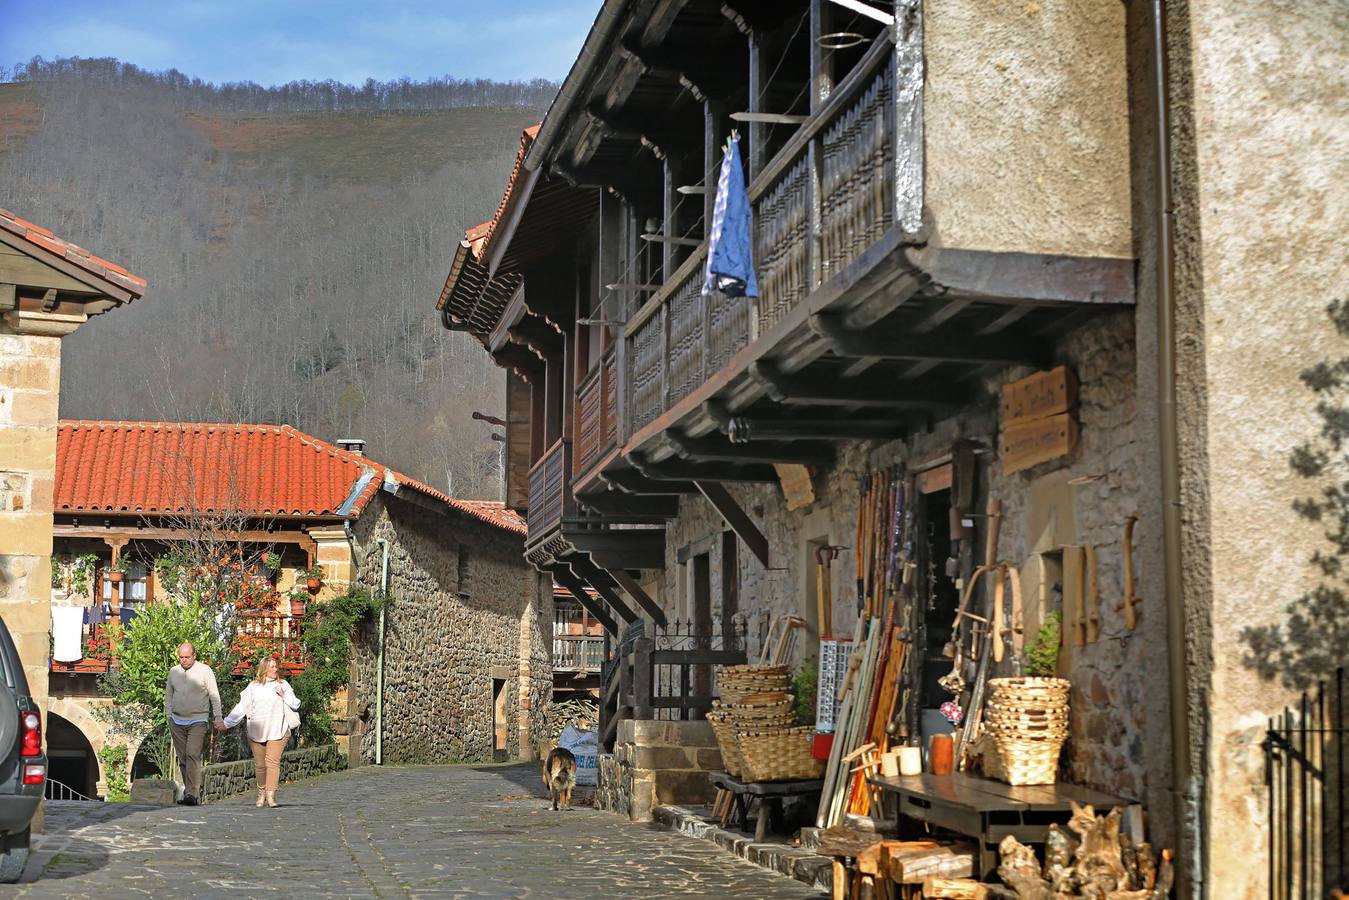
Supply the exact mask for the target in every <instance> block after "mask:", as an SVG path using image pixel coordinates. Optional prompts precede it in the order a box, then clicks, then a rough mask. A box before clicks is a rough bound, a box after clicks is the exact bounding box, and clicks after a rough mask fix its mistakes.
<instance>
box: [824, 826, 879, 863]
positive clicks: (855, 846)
mask: <svg viewBox="0 0 1349 900" xmlns="http://www.w3.org/2000/svg"><path fill="white" fill-rule="evenodd" d="M881 843H882V840H881V838H880V836H879V835H877V834H876V832H874V831H862V830H861V829H859V828H850V827H848V826H847V825H831V826H830V827H828V828H826V829H824V830H823V831H821V832H820V849H819V853H820V855H821V856H833V857H835V858H842V857H853V858H856V857H858V856H860V855H861V854H862V853H863V852H865V851H866V850H868V849H869V848H871V847H874V846H876V845H878V844H881Z"/></svg>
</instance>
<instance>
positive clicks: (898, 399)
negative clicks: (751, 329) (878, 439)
mask: <svg viewBox="0 0 1349 900" xmlns="http://www.w3.org/2000/svg"><path fill="white" fill-rule="evenodd" d="M750 372H751V374H752V375H753V376H754V377H755V378H756V379H758V380H759V381H760V382H761V383H763V385H764V387H765V388H766V389H767V392H768V396H769V397H771V398H773V399H774V400H776V401H778V402H779V403H802V404H817V405H825V406H869V407H882V408H887V409H942V408H945V407H952V406H958V405H960V404H961V403H963V402H964V401H965V400H966V399H967V393H966V391H964V390H963V389H962V388H960V387H959V386H957V385H953V384H951V383H950V382H946V381H940V382H935V381H934V382H922V383H919V382H913V383H909V384H905V383H896V382H895V380H894V379H892V378H852V379H846V380H844V379H837V380H834V381H826V380H824V379H821V378H805V377H802V376H800V375H795V374H794V375H787V374H784V373H783V372H781V371H780V370H779V369H778V368H777V367H776V366H774V365H772V364H771V363H765V362H758V363H754V364H753V365H752V366H751V367H750Z"/></svg>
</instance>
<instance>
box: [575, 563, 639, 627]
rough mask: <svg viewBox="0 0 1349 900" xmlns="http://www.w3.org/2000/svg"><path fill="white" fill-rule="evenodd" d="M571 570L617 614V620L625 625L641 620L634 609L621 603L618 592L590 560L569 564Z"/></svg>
mask: <svg viewBox="0 0 1349 900" xmlns="http://www.w3.org/2000/svg"><path fill="white" fill-rule="evenodd" d="M571 570H572V571H573V572H575V573H576V576H577V577H578V578H581V579H582V580H584V581H585V582H586V583H588V584H589V585H590V586H591V587H593V588H594V589H595V593H597V594H599V595H600V596H601V597H603V598H604V599H605V602H607V603H608V604H609V606H610V607H611V608H612V609H613V610H614V612H616V613H618V615H619V618H621V619H622V620H623V621H624V622H625V623H626V624H628V625H631V624H632V623H633V622H636V621H637V620H638V619H639V618H641V617H640V616H638V615H637V611H636V610H635V609H633V608H632V607H631V606H628V604H626V603H624V602H623V598H622V597H620V596H618V592H617V591H615V590H614V589H613V587H611V586H610V583H609V580H608V579H607V578H605V577H604V574H603V570H602V569H600V568H599V567H598V566H596V565H595V564H594V563H593V562H591V561H590V560H584V561H580V562H576V561H573V562H572V563H571Z"/></svg>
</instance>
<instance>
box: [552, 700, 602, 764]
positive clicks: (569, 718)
mask: <svg viewBox="0 0 1349 900" xmlns="http://www.w3.org/2000/svg"><path fill="white" fill-rule="evenodd" d="M599 721H600V708H599V705H598V704H597V703H595V701H593V700H563V701H562V702H560V703H558V702H554V703H553V704H552V705H550V706H549V707H548V713H547V714H546V715H545V716H544V724H543V733H544V737H545V739H546V746H544V747H543V748H542V752H543V753H547V752H548V751H549V750H551V749H552V748H553V747H556V746H557V742H558V738H560V737H562V732H563V731H565V730H566V728H567V726H568V725H575V726H576V727H577V729H579V730H581V731H593V730H594V729H595V727H596V726H597V725H599Z"/></svg>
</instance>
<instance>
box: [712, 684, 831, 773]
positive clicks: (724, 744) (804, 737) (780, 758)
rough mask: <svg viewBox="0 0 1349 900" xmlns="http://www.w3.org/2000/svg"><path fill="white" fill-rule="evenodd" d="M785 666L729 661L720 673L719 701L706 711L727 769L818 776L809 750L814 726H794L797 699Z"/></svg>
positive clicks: (817, 768) (818, 764)
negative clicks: (738, 664)
mask: <svg viewBox="0 0 1349 900" xmlns="http://www.w3.org/2000/svg"><path fill="white" fill-rule="evenodd" d="M789 684H790V676H789V675H788V673H787V667H786V666H727V667H725V668H723V669H722V670H721V671H720V672H718V673H717V688H718V690H719V692H720V694H721V702H720V703H719V704H717V705H716V706H715V707H714V708H713V709H712V711H711V712H709V713H708V714H707V720H708V723H709V724H710V725H711V726H712V733H713V734H714V735H716V738H717V744H718V746H720V747H721V758H722V762H723V764H724V765H725V767H726V773H727V774H728V775H730V776H732V777H733V778H744V779H745V780H747V781H788V780H792V779H798V778H818V777H819V776H820V774H821V770H822V768H823V764H822V763H821V762H820V761H818V760H815V759H812V758H811V755H810V741H811V734H812V732H813V731H814V729H812V728H809V727H806V728H796V727H793V726H794V724H795V722H796V714H795V711H794V707H795V703H794V701H793V699H792V695H791V693H790V692H789V691H788V687H789Z"/></svg>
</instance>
